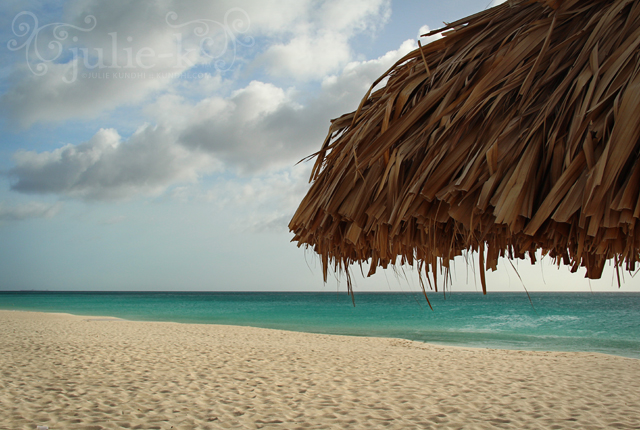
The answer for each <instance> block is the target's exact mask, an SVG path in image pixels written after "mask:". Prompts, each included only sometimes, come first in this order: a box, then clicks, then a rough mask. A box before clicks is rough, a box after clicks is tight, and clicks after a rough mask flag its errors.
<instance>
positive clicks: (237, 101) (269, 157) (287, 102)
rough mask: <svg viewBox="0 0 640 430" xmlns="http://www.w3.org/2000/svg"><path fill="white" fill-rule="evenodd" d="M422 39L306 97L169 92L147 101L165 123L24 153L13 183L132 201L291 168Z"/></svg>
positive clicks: (269, 90) (258, 88)
mask: <svg viewBox="0 0 640 430" xmlns="http://www.w3.org/2000/svg"><path fill="white" fill-rule="evenodd" d="M415 47H416V45H415V41H406V42H405V43H403V44H402V46H401V47H400V48H399V49H398V50H396V51H390V52H388V53H387V54H385V55H383V56H382V57H380V58H377V59H374V60H370V61H362V62H351V63H349V64H347V65H346V66H345V67H344V69H343V70H342V72H341V73H340V74H339V75H335V76H330V77H327V78H326V79H324V80H323V82H322V85H321V91H320V93H319V95H317V96H316V97H314V98H311V99H309V100H306V101H305V104H302V103H301V102H299V101H298V100H297V97H298V96H299V95H298V94H297V93H296V91H295V90H294V89H283V88H279V87H277V86H275V85H273V84H270V83H265V82H260V81H253V82H251V83H249V84H248V85H247V86H246V87H244V88H241V89H239V90H236V91H235V92H233V93H231V95H230V96H229V97H227V98H223V97H219V96H213V97H204V98H202V99H201V100H200V101H198V102H193V101H190V100H189V99H186V98H184V97H182V96H180V95H179V94H167V95H165V96H162V97H160V98H159V99H158V100H157V102H156V103H155V104H154V105H152V106H150V107H149V108H148V109H147V112H148V113H149V115H152V116H154V119H155V121H154V122H155V123H156V124H157V125H156V126H143V127H141V128H140V129H139V130H138V131H137V132H136V133H134V134H133V135H132V136H131V137H129V138H128V139H126V140H123V139H122V138H121V137H120V136H119V134H118V132H117V131H116V130H113V129H103V130H100V131H99V132H98V133H96V135H95V136H93V138H91V139H90V140H89V141H87V142H84V143H81V144H78V145H71V144H69V145H65V146H63V147H61V148H58V149H56V150H53V151H49V152H40V153H37V152H34V151H21V152H18V153H16V154H15V155H14V161H15V167H14V168H13V169H11V170H10V172H9V173H10V177H11V178H12V189H13V190H15V191H19V192H22V193H37V194H57V195H64V196H69V197H74V198H79V199H86V200H96V199H98V200H105V199H106V200H108V199H127V198H130V197H133V196H135V195H138V194H142V195H157V194H159V193H162V192H164V191H165V190H166V189H167V188H169V187H171V186H173V185H177V184H184V183H194V182H197V180H198V179H199V177H200V176H201V175H204V174H206V173H208V172H212V171H215V170H218V171H220V170H223V169H231V170H232V171H238V172H240V173H242V174H244V175H264V174H267V173H268V172H272V171H278V170H281V169H284V168H288V167H290V166H292V165H293V164H295V163H296V162H297V161H299V160H300V159H302V158H303V157H305V156H307V155H309V154H311V153H313V152H315V151H316V150H317V149H318V148H319V146H320V144H321V143H322V141H323V140H324V138H325V136H326V133H327V131H328V126H329V120H330V119H332V118H335V117H337V116H339V115H341V114H343V113H344V112H347V111H350V110H354V109H355V108H356V107H357V106H358V104H359V102H360V100H361V98H362V96H363V95H364V94H365V92H366V91H367V89H368V88H369V86H370V84H371V83H372V82H373V81H374V80H375V79H376V78H377V77H378V76H380V74H382V73H383V72H384V71H386V70H387V69H388V68H389V67H390V66H391V65H392V64H393V63H394V62H395V61H397V59H399V58H400V57H402V56H403V55H405V54H406V53H407V52H409V51H410V50H411V49H414V48H415ZM261 180H262V179H261ZM279 188H282V187H279ZM263 194H264V193H262V192H261V193H258V194H257V195H263ZM176 195H185V192H184V190H182V191H180V192H177V194H176ZM252 198H257V197H252ZM296 201H297V200H296Z"/></svg>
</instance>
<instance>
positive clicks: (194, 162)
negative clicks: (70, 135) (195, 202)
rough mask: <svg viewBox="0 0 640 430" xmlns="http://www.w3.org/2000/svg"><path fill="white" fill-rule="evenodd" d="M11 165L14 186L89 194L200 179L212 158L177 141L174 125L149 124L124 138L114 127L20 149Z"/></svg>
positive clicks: (145, 190)
mask: <svg viewBox="0 0 640 430" xmlns="http://www.w3.org/2000/svg"><path fill="white" fill-rule="evenodd" d="M14 160H15V164H16V165H15V167H14V168H12V169H11V170H10V171H9V176H10V178H11V179H12V185H11V188H12V189H13V190H15V191H19V192H22V193H28V194H59V195H65V196H70V197H76V198H80V199H88V200H96V199H97V200H109V199H126V198H129V197H131V196H133V195H137V194H143V195H154V194H158V193H161V192H163V191H164V190H165V189H166V188H167V187H169V186H170V185H172V184H175V183H182V182H195V181H196V180H197V179H198V177H199V175H200V174H202V173H203V172H206V171H208V170H211V169H212V167H213V166H214V163H213V162H212V160H211V158H210V157H208V156H206V154H199V153H198V152H197V151H190V150H187V149H185V148H184V147H181V146H179V145H176V144H175V138H172V134H171V131H170V130H166V129H164V128H162V127H150V126H145V127H142V128H140V129H139V130H138V131H137V132H136V133H134V134H133V135H132V136H131V137H130V138H129V139H128V141H126V142H123V141H122V139H121V138H120V136H119V135H118V133H117V132H116V131H115V130H113V129H101V130H100V131H99V132H98V133H96V134H95V136H93V137H92V138H91V139H90V140H89V141H87V142H84V143H81V144H79V145H65V146H63V147H61V148H58V149H56V150H54V151H51V152H41V153H36V152H33V151H21V152H18V153H16V154H15V155H14Z"/></svg>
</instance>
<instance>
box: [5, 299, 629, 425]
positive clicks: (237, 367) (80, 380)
mask: <svg viewBox="0 0 640 430" xmlns="http://www.w3.org/2000/svg"><path fill="white" fill-rule="evenodd" d="M0 344H1V345H2V348H0V372H1V377H0V428H2V429H4V428H6V429H23V428H24V429H35V428H36V426H37V425H42V426H48V427H49V428H50V429H87V430H88V429H120V428H125V429H226V428H239V429H317V428H323V429H326V428H345V429H365V428H366V429H372V428H382V429H409V428H411V429H413V428H425V429H429V428H434V429H435V428H437V429H448V428H464V429H487V428H517V429H565V428H575V429H599V428H621V429H631V428H640V360H634V359H627V358H620V357H613V356H607V355H602V354H587V353H553V352H522V351H503V350H486V349H467V348H450V347H441V346H434V345H427V344H422V343H418V342H411V341H405V340H398V339H378V338H358V337H346V336H327V335H316V334H304V333H293V332H284V331H278V330H265V329H256V328H249V327H230V326H216V325H191V324H175V323H149V322H130V321H122V320H117V319H110V318H94V317H79V316H71V315H66V314H44V313H35V312H13V311H0Z"/></svg>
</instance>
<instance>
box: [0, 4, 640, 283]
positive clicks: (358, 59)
mask: <svg viewBox="0 0 640 430" xmlns="http://www.w3.org/2000/svg"><path fill="white" fill-rule="evenodd" d="M488 6H490V1H489V0H466V1H462V0H461V1H449V2H442V1H428V0H422V1H403V2H400V1H388V0H361V1H357V0H349V1H347V0H314V1H311V0H291V1H282V0H281V1H265V0H260V1H254V0H246V1H233V2H231V1H216V2H212V1H210V0H188V1H185V0H180V1H178V0H163V1H160V0H158V1H146V0H141V1H136V2H129V1H121V0H115V1H114V0H111V1H106V0H68V1H47V2H44V1H24V0H21V1H15V0H11V1H6V0H5V1H3V3H2V5H1V6H0V11H1V13H0V37H1V38H2V44H1V45H0V60H1V62H0V64H2V66H0V127H2V133H1V135H0V136H2V137H1V145H0V244H1V245H0V273H1V274H2V276H1V277H0V289H3V290H10V289H49V290H299V291H315V290H330V291H332V290H334V289H335V288H336V285H337V283H336V281H335V280H331V281H330V282H329V284H328V285H326V286H325V285H324V284H323V282H322V276H321V272H320V268H319V263H318V259H317V257H316V256H315V255H313V254H312V253H310V252H305V251H304V250H301V249H298V248H297V247H296V246H295V245H294V244H292V243H290V242H289V241H290V239H291V237H292V235H291V234H290V233H289V232H288V230H287V224H288V221H289V219H290V218H291V216H292V214H293V212H294V210H295V208H296V207H297V204H298V203H299V201H300V200H301V198H302V197H303V195H304V193H305V191H306V189H307V187H308V184H307V179H308V174H309V170H310V167H311V165H310V163H303V164H296V163H297V162H298V161H299V160H300V159H301V158H303V157H305V156H307V155H309V154H311V153H313V152H314V151H315V150H317V149H318V148H319V146H320V144H321V143H322V140H323V139H324V137H325V134H326V131H327V130H328V125H329V120H330V119H332V118H335V117H337V116H340V115H341V114H342V113H345V112H349V111H352V110H354V109H355V108H356V107H357V105H358V103H359V101H360V99H361V97H362V96H363V95H364V93H365V92H366V91H367V89H368V87H369V85H370V84H371V82H373V80H374V79H375V78H377V77H378V76H379V75H380V74H382V73H383V72H384V71H385V70H386V69H387V68H389V67H390V66H391V65H392V64H393V63H394V62H395V61H396V60H397V59H398V58H400V57H401V56H402V55H404V54H406V53H407V52H409V51H411V50H412V49H415V47H416V46H417V38H418V36H419V34H420V33H421V32H424V31H426V30H427V29H429V28H430V29H434V28H437V27H438V26H440V25H441V23H442V22H443V21H446V22H449V21H452V20H454V19H457V18H460V17H463V16H466V15H469V14H472V13H475V12H478V11H480V10H482V9H485V8H486V7H488ZM517 267H518V271H519V273H520V275H521V276H522V277H523V279H524V280H525V285H526V287H527V288H528V289H529V290H530V291H531V290H533V291H535V290H545V289H547V290H559V289H561V290H589V289H593V290H605V291H615V290H617V285H616V286H614V284H613V283H612V276H613V275H612V272H611V270H609V271H606V272H605V275H604V276H603V279H602V280H599V281H592V282H591V283H589V282H588V281H586V280H584V279H583V278H582V277H583V275H584V273H578V274H570V273H569V272H568V270H567V269H566V268H564V267H563V268H560V269H559V270H558V269H556V268H555V267H553V266H552V265H551V264H550V262H546V263H544V262H543V263H542V264H538V265H536V266H530V265H529V264H528V263H523V262H520V263H519V264H518V265H517ZM398 278H402V275H400V276H399V275H398V274H397V273H394V272H393V271H392V270H388V271H387V272H386V273H385V272H381V273H379V274H377V275H375V276H374V277H372V278H370V279H361V278H356V289H359V290H381V291H389V290H391V291H400V290H409V289H417V288H418V283H417V281H416V276H415V273H412V272H411V270H408V271H407V278H408V279H407V280H402V279H400V280H398ZM626 278H627V281H626V283H625V284H624V285H623V288H622V290H623V291H640V281H637V280H634V279H630V278H629V276H628V275H626ZM487 280H488V284H489V288H490V290H516V291H521V290H522V285H521V283H520V281H519V279H518V276H517V275H516V273H515V271H514V270H513V268H512V267H511V265H510V264H509V263H508V262H506V261H503V262H501V263H500V264H499V270H498V272H496V273H490V274H489V275H488V277H487ZM453 281H454V283H453V289H454V290H476V289H478V288H479V286H478V283H479V281H477V282H476V280H474V269H473V267H472V266H469V267H467V265H466V264H465V262H464V260H462V259H460V260H459V261H456V271H455V273H454V279H453ZM340 288H342V289H344V285H343V284H341V286H340Z"/></svg>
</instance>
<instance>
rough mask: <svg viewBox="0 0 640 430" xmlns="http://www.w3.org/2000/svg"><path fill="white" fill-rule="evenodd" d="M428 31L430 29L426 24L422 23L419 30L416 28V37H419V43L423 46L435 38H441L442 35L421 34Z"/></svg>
mask: <svg viewBox="0 0 640 430" xmlns="http://www.w3.org/2000/svg"><path fill="white" fill-rule="evenodd" d="M430 31H431V29H430V28H429V26H428V25H423V26H422V27H420V30H418V38H419V39H420V43H422V45H423V46H424V45H426V44H428V43H431V42H433V41H435V40H438V39H442V37H443V36H442V33H438V34H434V35H433V36H424V37H423V36H422V35H423V34H427V33H429V32H430Z"/></svg>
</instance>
